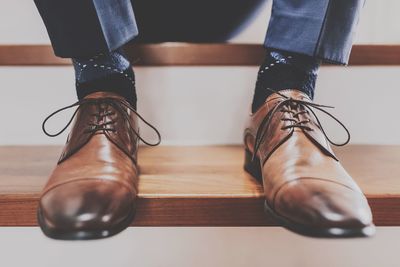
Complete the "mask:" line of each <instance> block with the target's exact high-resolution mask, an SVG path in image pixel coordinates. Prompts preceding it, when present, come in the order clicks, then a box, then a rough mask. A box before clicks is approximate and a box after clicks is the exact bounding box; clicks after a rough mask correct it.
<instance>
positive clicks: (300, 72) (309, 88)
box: [252, 49, 320, 112]
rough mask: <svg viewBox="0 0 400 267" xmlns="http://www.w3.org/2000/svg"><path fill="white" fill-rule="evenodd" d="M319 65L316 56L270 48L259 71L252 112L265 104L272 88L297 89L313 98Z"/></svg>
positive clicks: (277, 89) (276, 89) (275, 89)
mask: <svg viewBox="0 0 400 267" xmlns="http://www.w3.org/2000/svg"><path fill="white" fill-rule="evenodd" d="M319 66H320V60H318V59H316V58H313V57H309V56H306V55H301V54H297V53H290V52H285V51H279V50H274V49H268V50H267V55H266V58H265V60H264V63H263V64H262V65H261V66H260V69H259V72H258V76H257V82H256V87H255V92H254V98H253V103H252V112H255V111H257V110H258V108H260V107H261V106H262V105H263V104H264V102H265V100H266V99H267V98H268V96H269V95H271V94H272V93H273V91H272V90H274V91H279V90H284V89H296V90H299V91H302V92H304V93H305V94H307V95H308V96H309V97H310V98H311V99H313V97H314V88H315V83H316V79H317V75H318V69H319ZM268 88H269V89H272V90H268Z"/></svg>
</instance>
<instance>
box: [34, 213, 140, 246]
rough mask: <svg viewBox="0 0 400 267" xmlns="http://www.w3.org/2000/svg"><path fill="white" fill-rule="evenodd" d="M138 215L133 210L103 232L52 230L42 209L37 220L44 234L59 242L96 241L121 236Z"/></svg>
mask: <svg viewBox="0 0 400 267" xmlns="http://www.w3.org/2000/svg"><path fill="white" fill-rule="evenodd" d="M135 215H136V208H133V209H132V211H131V212H130V213H129V215H128V216H127V217H126V218H125V219H124V220H123V221H121V222H120V223H119V224H117V225H115V227H112V228H111V229H102V230H95V231H89V230H80V231H74V230H65V229H54V228H50V227H48V226H47V225H46V223H45V222H44V219H43V214H42V211H41V209H40V208H38V209H37V220H38V224H39V226H40V229H41V230H42V232H43V233H44V234H45V235H46V236H47V237H49V238H52V239H57V240H95V239H103V238H107V237H111V236H114V235H116V234H119V233H120V232H122V231H123V230H125V229H126V228H128V227H129V226H130V225H131V224H132V222H133V220H134V218H135Z"/></svg>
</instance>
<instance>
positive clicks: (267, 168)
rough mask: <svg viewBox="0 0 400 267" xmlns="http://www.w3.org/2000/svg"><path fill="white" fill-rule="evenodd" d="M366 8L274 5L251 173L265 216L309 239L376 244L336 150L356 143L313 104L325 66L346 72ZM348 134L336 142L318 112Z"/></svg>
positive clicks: (251, 135)
mask: <svg viewBox="0 0 400 267" xmlns="http://www.w3.org/2000/svg"><path fill="white" fill-rule="evenodd" d="M363 4H364V0H335V1H333V0H332V1H329V0H275V1H274V4H273V11H272V18H271V21H270V24H269V27H268V33H267V37H266V41H265V47H266V48H267V56H266V59H265V62H264V64H263V65H262V66H261V68H260V70H259V73H258V80H257V84H256V90H255V96H254V102H253V107H252V108H253V113H252V114H251V116H250V118H249V121H248V124H247V127H246V130H245V135H244V138H245V147H246V151H245V154H246V160H245V169H246V170H247V171H248V172H249V173H251V174H252V175H253V176H254V177H255V178H257V179H259V180H260V182H262V183H263V185H264V192H265V197H266V202H265V209H266V211H267V212H268V213H269V214H270V216H272V217H274V218H275V219H276V220H277V221H278V222H280V223H281V224H282V226H285V227H286V228H288V229H290V230H292V231H294V232H297V233H300V234H303V235H308V236H318V237H352V236H370V235H372V234H373V233H374V231H375V227H374V224H373V222H372V214H371V210H370V208H369V206H368V202H367V200H366V198H365V196H364V195H363V194H362V192H361V190H360V188H359V187H358V186H357V184H356V183H355V182H354V181H353V180H352V178H351V176H350V175H349V174H348V173H347V172H346V171H345V169H344V168H343V167H342V166H341V164H340V163H339V161H338V159H337V158H336V156H335V154H334V153H333V150H332V148H331V146H330V144H333V145H345V144H347V143H348V142H349V140H350V134H349V132H348V130H347V129H346V127H345V126H344V125H343V124H342V123H341V122H340V121H339V120H337V119H336V118H335V117H334V116H333V115H330V114H329V112H328V111H327V110H326V109H327V108H329V106H324V105H319V104H316V103H313V102H312V98H313V95H314V86H315V81H316V79H317V71H318V67H319V64H320V62H323V61H326V62H331V63H337V64H346V63H347V61H348V58H349V54H350V49H351V46H352V40H353V35H354V30H355V26H356V24H357V21H358V17H359V13H360V9H361V7H362V6H363ZM319 111H320V112H324V113H325V114H327V115H329V116H331V118H333V119H334V120H336V122H338V123H339V124H340V125H341V126H343V128H344V130H345V131H346V133H347V134H348V139H347V140H346V141H345V142H343V143H340V144H336V143H335V142H333V141H332V140H331V139H330V138H329V136H328V135H327V133H326V131H325V130H324V129H323V126H322V124H321V121H320V119H318V117H317V113H318V112H319Z"/></svg>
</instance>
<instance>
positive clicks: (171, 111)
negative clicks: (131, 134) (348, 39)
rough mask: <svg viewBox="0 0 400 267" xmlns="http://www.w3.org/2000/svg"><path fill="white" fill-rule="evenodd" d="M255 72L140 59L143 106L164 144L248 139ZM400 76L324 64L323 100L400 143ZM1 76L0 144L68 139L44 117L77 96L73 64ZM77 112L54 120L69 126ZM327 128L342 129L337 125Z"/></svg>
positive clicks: (373, 136) (357, 125) (369, 133)
mask: <svg viewBox="0 0 400 267" xmlns="http://www.w3.org/2000/svg"><path fill="white" fill-rule="evenodd" d="M256 73H257V68H256V67H139V68H136V74H137V79H138V80H137V86H138V95H139V111H140V112H141V113H142V114H143V115H144V116H145V118H147V119H149V120H150V121H151V122H153V123H154V124H155V125H156V126H157V127H158V128H159V129H160V130H161V133H162V136H163V141H164V142H163V144H179V145H182V144H185V145H186V144H192V145H197V144H215V143H218V144H227V143H228V144H231V143H241V141H242V129H243V125H244V121H245V119H246V117H247V114H248V112H249V107H250V102H251V98H252V94H253V89H254V82H255V78H256ZM154 77H157V79H154ZM398 77H400V67H374V68H371V67H349V68H343V67H324V68H323V69H322V70H321V73H320V77H319V80H318V85H317V86H318V89H317V97H316V101H317V102H320V103H323V104H330V105H333V106H335V107H336V108H335V109H334V110H332V112H333V113H334V114H335V115H337V116H338V117H339V118H340V119H341V120H343V122H345V124H346V125H347V126H348V127H349V129H350V131H351V133H352V142H353V143H375V144H400V124H398V123H394V122H395V121H396V114H397V113H398V103H397V102H398V98H399V97H400V90H399V88H398V82H399V78H398ZM0 81H1V84H0V86H1V87H0V88H1V90H0V112H1V114H12V116H4V115H3V118H2V123H3V125H7V126H8V127H4V128H3V129H2V130H1V131H0V144H50V143H53V144H54V143H56V144H62V143H63V142H64V139H65V136H66V135H62V136H60V137H59V138H54V139H52V138H48V137H46V136H44V134H43V133H42V132H41V122H42V120H43V119H44V117H45V116H47V115H48V114H49V113H51V112H52V111H54V110H56V109H58V108H60V107H63V106H66V105H68V104H70V103H73V102H74V101H75V91H74V84H73V71H72V67H56V68H54V67H1V68H0ZM70 114H71V113H68V112H66V113H65V116H60V117H56V118H54V120H53V121H52V122H51V123H50V124H49V126H50V128H51V129H54V130H55V129H56V126H58V128H60V127H62V126H63V125H64V124H65V123H66V122H67V116H70ZM324 122H325V123H326V124H327V125H331V124H330V123H329V122H330V121H329V120H324ZM327 129H329V131H328V132H329V133H331V135H332V136H334V137H337V138H339V139H340V138H341V137H342V136H343V135H342V134H341V133H342V131H341V129H340V128H338V127H332V128H327ZM146 133H147V134H149V133H148V132H146Z"/></svg>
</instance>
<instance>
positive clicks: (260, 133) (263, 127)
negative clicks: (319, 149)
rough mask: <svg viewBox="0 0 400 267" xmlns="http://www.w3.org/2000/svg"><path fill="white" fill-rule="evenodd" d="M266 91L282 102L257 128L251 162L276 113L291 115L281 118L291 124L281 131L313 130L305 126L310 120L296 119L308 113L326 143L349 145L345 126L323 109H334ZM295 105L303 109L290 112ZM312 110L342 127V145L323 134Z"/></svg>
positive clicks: (348, 135) (347, 131) (323, 131)
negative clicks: (313, 119)
mask: <svg viewBox="0 0 400 267" xmlns="http://www.w3.org/2000/svg"><path fill="white" fill-rule="evenodd" d="M267 90H269V91H271V92H273V93H276V94H278V95H279V96H281V97H283V98H284V100H283V101H281V102H279V103H278V104H277V105H276V106H275V107H274V108H273V109H272V110H271V111H270V112H269V113H268V114H267V115H266V116H265V118H264V119H263V120H262V121H261V123H260V127H259V128H258V130H257V133H256V139H255V144H254V152H253V159H252V160H255V158H256V156H257V152H258V150H259V149H260V146H261V144H262V143H263V140H264V138H265V135H266V134H267V132H268V128H269V125H270V123H271V120H272V118H273V116H274V114H275V113H277V112H284V113H285V112H289V113H291V114H292V118H282V119H281V120H284V121H292V122H293V124H291V125H286V126H283V127H282V128H281V130H285V129H288V128H300V129H303V130H306V131H313V129H312V128H311V127H309V126H308V125H307V124H308V123H310V122H311V120H310V119H307V120H299V119H298V116H299V115H301V114H305V113H307V114H310V112H311V114H312V115H313V116H314V118H315V120H316V122H317V124H318V125H317V126H318V127H319V129H320V130H321V132H322V133H323V135H324V136H325V138H326V140H328V142H329V143H330V144H332V145H334V146H344V145H346V144H348V143H349V141H350V132H349V130H348V129H347V128H346V126H345V125H344V124H343V123H342V122H341V121H340V120H339V119H338V118H336V117H335V116H333V115H332V114H331V113H329V112H328V111H326V110H325V109H324V108H334V107H332V106H327V105H321V104H316V103H313V102H308V101H304V100H300V99H294V98H292V97H288V96H286V95H284V94H282V93H280V92H279V91H275V90H272V89H270V88H267ZM296 105H299V106H303V107H304V108H305V109H304V110H300V111H297V112H295V111H293V110H291V107H292V106H296ZM285 107H289V109H287V108H285ZM312 108H315V109H317V110H319V111H321V112H323V113H325V114H327V115H328V116H329V117H331V118H332V119H334V120H335V121H336V122H337V123H338V124H339V125H340V126H342V128H343V129H344V130H345V131H346V134H347V139H346V141H344V142H343V143H336V142H334V141H332V140H331V139H330V138H329V136H328V135H327V134H326V132H325V130H324V128H323V126H322V124H321V122H320V120H319V119H318V117H317V115H316V114H315V112H314V110H313V109H312Z"/></svg>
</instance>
